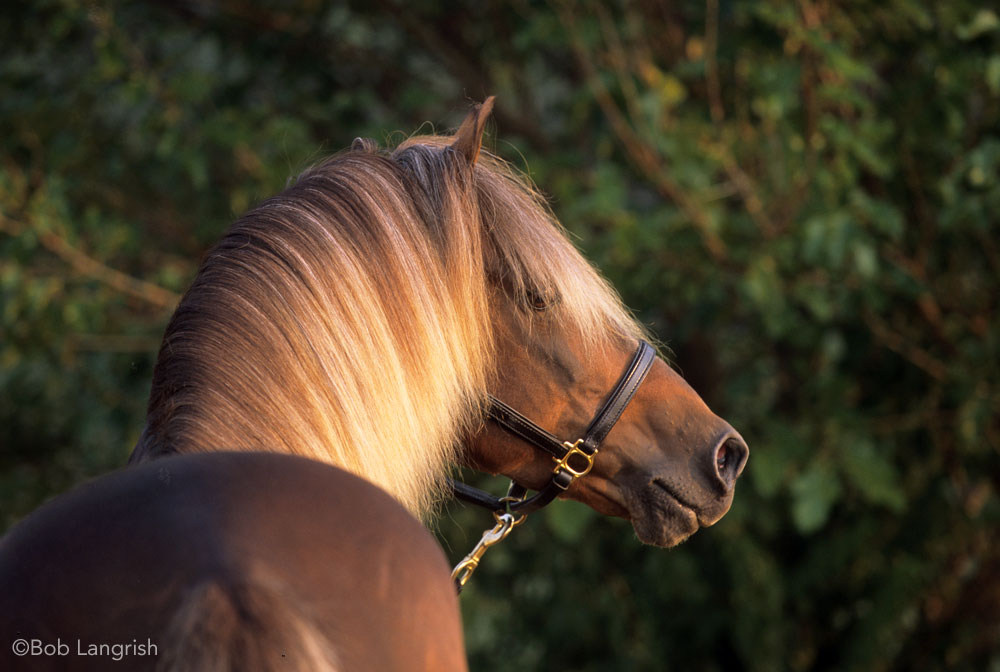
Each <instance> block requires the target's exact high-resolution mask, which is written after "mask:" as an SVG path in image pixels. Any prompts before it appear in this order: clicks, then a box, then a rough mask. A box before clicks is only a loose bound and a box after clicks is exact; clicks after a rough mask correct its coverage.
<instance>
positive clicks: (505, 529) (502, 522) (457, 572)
mask: <svg viewBox="0 0 1000 672" xmlns="http://www.w3.org/2000/svg"><path fill="white" fill-rule="evenodd" d="M493 515H494V517H495V518H496V521H497V524H496V526H494V527H493V529H491V530H486V531H485V532H483V538H482V539H480V540H479V543H478V544H476V547H475V548H473V549H472V552H470V553H469V554H468V555H467V556H465V557H464V558H463V559H462V561H461V562H460V563H458V564H457V565H455V569H453V570H452V571H451V578H452V579H453V580H454V581H455V588H456V589H457V590H458V592H460V593H461V592H462V588H463V587H464V586H465V584H466V582H468V580H469V578H470V577H471V576H472V573H473V572H474V571H476V567H478V566H479V561H480V560H481V559H482V557H483V555H484V554H485V553H486V550H487V549H488V548H489V547H490V546H493V545H494V544H498V543H500V542H501V541H503V540H504V539H506V538H507V535H508V534H510V531H511V530H513V529H514V525H516V524H517V523H519V522H521V521H520V519H518V520H515V518H514V516H512V515H511V514H509V513H499V512H498V513H495V514H493Z"/></svg>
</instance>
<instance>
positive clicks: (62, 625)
mask: <svg viewBox="0 0 1000 672" xmlns="http://www.w3.org/2000/svg"><path fill="white" fill-rule="evenodd" d="M0 587H2V588H3V592H2V593H0V635H2V636H3V638H4V639H3V651H2V653H0V661H5V662H3V663H0V669H4V670H21V669H24V670H108V669H128V670H158V671H161V672H165V671H178V672H179V671H181V670H189V671H191V672H200V671H211V670H233V671H235V670H299V671H302V672H306V671H312V670H315V671H317V672H332V671H334V670H336V671H346V670H398V671H400V672H402V671H404V670H426V671H428V672H432V671H435V670H448V671H451V670H455V671H462V670H465V669H466V663H465V654H464V648H463V643H462V632H461V621H460V617H459V613H458V606H457V597H456V595H455V590H454V586H453V585H452V583H451V580H450V578H449V573H448V566H447V561H446V559H445V557H444V554H443V553H442V551H441V549H440V547H439V546H438V544H437V543H436V542H435V540H434V539H433V537H432V536H431V535H430V534H429V533H428V532H427V530H426V529H425V528H424V527H423V526H422V525H421V524H420V523H419V522H418V521H417V520H416V519H415V518H413V516H411V515H410V514H409V513H408V512H407V511H406V510H405V509H404V508H403V507H402V506H400V505H399V504H398V503H397V502H396V501H395V500H394V499H392V498H391V497H390V496H389V495H387V494H385V492H383V491H382V490H381V489H379V488H376V487H374V486H372V485H371V484H370V483H368V482H367V481H364V480H362V479H360V478H358V477H356V476H354V475H351V474H349V473H347V472H345V471H343V470H341V469H338V468H336V467H332V466H328V465H324V464H320V463H317V462H315V461H313V460H309V459H305V458H301V457H294V456H287V455H277V454H269V453H224V452H221V453H209V454H201V455H185V456H177V457H170V458H164V459H161V460H157V461H156V462H153V463H150V464H146V465H139V466H136V467H132V468H128V469H124V470H121V471H118V472H115V473H113V474H110V475H107V476H104V477H101V478H98V479H96V480H94V481H92V482H89V483H87V484H85V485H83V486H81V487H78V488H77V489H75V490H73V491H72V492H70V493H68V494H66V495H63V496H61V497H59V498H57V499H56V500H54V501H52V502H50V503H49V504H47V505H45V506H43V507H41V508H40V509H39V510H38V511H36V512H35V513H33V514H31V515H30V516H28V517H27V518H26V519H25V520H23V521H21V522H20V523H19V524H18V525H16V526H15V527H14V528H12V529H11V530H10V532H8V534H7V535H5V536H4V537H3V538H2V539H0Z"/></svg>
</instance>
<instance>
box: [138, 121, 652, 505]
mask: <svg viewBox="0 0 1000 672" xmlns="http://www.w3.org/2000/svg"><path fill="white" fill-rule="evenodd" d="M449 141H450V138H442V137H436V136H435V137H417V138H411V139H409V140H407V141H405V142H404V143H403V144H401V145H400V146H399V147H397V148H395V149H394V150H383V151H378V150H376V149H375V147H374V144H373V143H370V142H361V143H356V145H357V149H356V150H355V151H350V152H346V153H343V154H340V155H338V156H335V157H333V158H331V159H329V160H327V161H325V162H323V163H321V164H319V165H317V166H315V167H313V168H311V169H309V170H307V171H305V172H304V173H303V174H302V175H301V176H300V177H299V178H298V180H297V181H296V182H295V183H294V184H293V185H292V186H290V187H289V188H288V189H286V190H285V191H284V192H282V193H281V194H279V195H277V196H275V197H273V198H271V199H268V200H267V201H265V202H263V203H261V204H260V205H259V206H258V207H256V208H254V209H253V210H251V211H250V212H248V213H247V214H245V215H244V216H243V217H242V218H240V219H239V220H238V221H237V222H236V223H235V224H234V225H233V226H232V227H231V228H230V230H229V231H228V232H227V233H226V235H225V237H224V238H223V239H222V240H221V241H220V242H219V244H218V245H217V246H216V247H215V248H214V249H213V250H212V251H211V252H210V253H209V254H208V255H207V257H206V258H205V260H204V262H203V264H202V267H201V269H200V271H199V273H198V275H197V277H196V278H195V281H194V283H193V285H192V286H191V288H190V289H189V290H188V292H187V294H186V295H185V296H184V298H183V300H182V301H181V303H180V306H179V307H178V309H177V312H176V313H175V315H174V317H173V319H172V320H171V322H170V325H169V326H168V328H167V332H166V335H165V337H164V340H163V345H162V348H161V351H160V355H159V359H158V361H157V365H156V370H155V373H154V379H153V388H152V394H151V397H150V405H149V415H148V421H147V427H146V431H145V432H144V434H143V437H142V439H140V443H139V446H138V447H137V450H136V453H135V458H134V459H137V460H143V459H147V458H150V457H155V456H157V455H160V454H164V453H170V452H192V451H212V450H268V451H278V452H289V453H295V454H299V455H306V456H309V457H312V458H315V459H319V460H323V461H326V462H330V463H333V464H336V465H338V466H341V467H343V468H345V469H347V470H349V471H351V472H354V473H356V474H359V475H361V476H363V477H365V478H367V479H369V480H371V481H373V482H375V483H376V484H378V485H380V486H381V487H383V488H384V489H385V490H387V491H388V492H390V493H391V494H392V495H394V496H395V497H396V498H397V499H398V500H399V501H401V502H402V503H403V504H404V505H405V506H407V507H408V508H409V509H410V510H411V511H413V512H414V513H416V514H418V515H424V514H426V513H427V512H428V511H429V510H430V509H431V508H432V507H433V504H434V502H435V501H436V499H437V498H438V496H439V494H440V484H441V482H442V480H443V478H444V476H445V475H446V474H447V473H448V470H449V469H450V468H451V465H452V464H453V462H454V458H455V453H456V450H457V446H458V445H459V442H460V441H461V438H462V436H463V435H466V434H467V433H468V432H469V431H471V430H473V429H474V428H475V427H477V426H479V424H480V422H481V419H482V413H483V410H482V409H483V406H484V405H483V402H484V399H485V396H486V393H487V388H488V383H489V381H490V379H491V376H492V375H493V372H494V365H493V359H492V356H493V325H494V324H496V323H497V322H498V321H499V320H503V319H509V316H504V315H502V314H500V311H501V304H502V303H503V302H500V301H497V300H496V297H497V293H498V292H500V291H503V292H507V293H508V294H509V295H510V296H512V297H514V298H516V299H519V300H520V297H525V296H527V295H528V294H529V293H530V292H543V293H545V295H551V296H557V297H558V301H556V302H554V304H553V306H552V308H551V309H550V312H551V315H549V316H547V317H548V318H549V319H554V320H559V321H561V322H562V323H563V324H564V325H565V328H567V329H573V330H576V331H578V332H579V333H581V334H584V335H585V336H586V337H587V338H588V340H589V343H590V346H591V347H600V346H601V343H602V342H603V341H605V340H607V339H611V338H621V337H622V336H625V337H637V336H638V335H639V333H640V329H639V327H638V326H637V325H636V324H635V322H634V321H633V320H632V319H631V317H630V316H629V315H628V314H627V313H626V311H625V310H623V308H622V307H621V304H620V302H619V300H618V298H617V296H616V295H615V293H614V292H613V291H612V290H611V289H610V288H609V286H608V285H607V283H606V282H605V281H604V280H603V279H602V278H600V276H598V274H597V273H596V272H595V271H594V270H593V269H592V267H591V266H590V265H589V264H588V263H587V262H586V261H585V260H584V259H583V258H582V257H581V256H580V254H579V253H578V252H577V251H576V249H575V248H574V247H573V245H572V244H571V243H570V242H569V241H568V240H567V238H566V236H565V234H564V232H563V230H562V228H561V227H560V226H559V225H558V223H557V222H556V221H555V219H554V217H553V216H552V214H551V212H550V211H549V209H548V208H547V207H546V205H545V203H544V201H543V200H542V199H541V198H540V197H539V195H538V194H537V192H536V191H535V190H534V189H533V187H531V186H530V185H529V184H528V183H527V181H526V180H525V179H524V178H523V177H522V176H520V175H518V174H517V173H516V172H515V171H514V170H512V169H511V168H510V167H509V166H507V164H505V163H503V162H502V161H501V160H500V159H498V158H496V157H494V156H491V155H488V154H486V153H485V152H484V153H481V154H480V155H479V159H478V161H477V162H476V163H475V165H474V167H470V165H469V163H468V162H467V161H466V160H464V158H463V157H462V156H460V155H459V154H458V153H457V152H456V151H454V150H452V149H450V148H449V147H448V143H449Z"/></svg>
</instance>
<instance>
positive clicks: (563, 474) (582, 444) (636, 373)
mask: <svg viewBox="0 0 1000 672" xmlns="http://www.w3.org/2000/svg"><path fill="white" fill-rule="evenodd" d="M655 359H656V352H655V351H654V350H653V346H651V345H650V344H649V343H646V342H645V341H639V347H638V348H636V351H635V354H634V355H633V356H632V361H631V362H629V365H628V366H627V367H626V368H625V371H624V372H623V373H622V375H621V377H620V378H619V379H618V382H617V383H615V386H614V388H613V389H612V390H611V392H610V393H609V394H608V396H607V398H605V400H604V403H602V404H601V407H600V408H599V409H598V411H597V413H596V414H595V415H594V419H593V420H591V421H590V424H589V425H588V426H587V429H586V431H585V432H584V434H583V437H582V438H579V439H577V440H576V441H560V440H559V439H557V438H556V437H555V436H553V435H552V434H550V433H549V432H548V431H546V430H544V429H542V428H541V427H539V426H538V425H536V424H535V423H533V422H532V421H531V420H529V419H528V418H526V417H524V416H523V415H521V414H520V413H518V412H517V411H516V410H514V409H513V408H511V407H510V406H508V405H507V404H505V403H504V402H502V401H500V400H499V399H497V398H495V397H493V396H490V398H489V399H490V406H489V410H488V411H487V416H488V417H489V419H490V420H492V421H493V422H495V423H497V424H498V425H499V426H500V427H501V428H503V429H504V430H506V431H507V432H509V433H511V434H513V435H514V436H516V437H518V438H519V439H521V440H523V441H526V442H527V443H530V444H531V445H533V446H535V447H536V448H538V449H540V450H543V451H545V452H546V453H549V454H550V455H551V456H552V459H553V460H554V461H555V463H556V465H555V467H554V468H553V470H552V477H551V478H550V479H549V482H548V483H546V484H545V486H544V487H543V488H542V489H541V490H539V491H538V492H537V493H535V494H534V495H532V496H531V497H528V489H527V488H526V487H524V486H523V485H520V484H518V483H515V482H514V481H511V484H510V489H509V490H508V491H507V495H506V496H505V497H494V496H493V495H491V494H490V493H488V492H484V491H483V490H480V489H478V488H473V487H471V486H469V485H466V484H465V483H461V482H459V481H454V480H449V484H450V486H451V488H452V491H453V492H454V494H455V497H457V498H458V499H461V500H463V501H465V502H469V503H470V504H475V505H477V506H481V507H483V508H485V509H489V510H490V511H493V517H494V518H495V519H496V526H495V527H493V528H492V529H489V530H487V531H486V532H484V533H483V537H482V539H480V541H479V543H478V544H476V547H475V548H474V549H472V552H471V553H469V554H468V555H467V556H465V558H463V559H462V561H461V562H460V563H458V565H456V566H455V569H454V570H452V573H451V578H452V579H454V581H455V587H456V588H457V590H458V592H460V593H461V592H462V588H463V586H465V584H466V582H467V581H468V580H469V578H470V577H471V576H472V572H474V571H475V569H476V567H478V566H479V561H480V559H481V558H482V556H483V554H484V553H485V552H486V550H487V549H488V548H489V547H490V546H493V545H494V544H497V543H499V542H501V541H503V540H504V539H505V538H506V537H507V535H508V534H510V531H511V530H513V529H514V527H516V526H517V525H518V524H520V523H521V522H522V521H523V520H524V518H525V516H527V515H528V514H529V513H532V512H533V511H537V510H538V509H540V508H542V507H543V506H545V505H547V504H549V503H550V502H551V501H552V500H554V499H555V498H556V497H557V496H558V495H559V494H560V493H562V492H565V490H566V489H567V488H568V487H569V486H570V485H571V484H572V483H573V481H575V480H576V479H578V478H582V477H583V476H586V475H587V474H588V473H590V470H591V469H592V468H593V466H594V458H595V457H596V455H597V450H598V448H600V445H601V443H602V442H603V441H604V439H605V438H606V437H607V435H608V432H610V431H611V428H612V427H614V426H615V423H617V422H618V418H620V417H621V415H622V412H623V411H624V410H625V408H626V407H627V406H628V404H629V402H630V401H632V398H633V397H634V396H635V393H636V391H637V390H638V389H639V386H640V385H641V384H642V381H643V380H644V379H645V377H646V374H647V373H649V369H650V367H651V366H652V365H653V361H654V360H655Z"/></svg>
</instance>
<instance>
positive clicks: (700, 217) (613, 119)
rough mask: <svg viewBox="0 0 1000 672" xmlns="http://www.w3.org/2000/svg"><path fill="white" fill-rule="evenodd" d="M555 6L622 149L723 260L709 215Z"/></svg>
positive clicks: (565, 11) (565, 12)
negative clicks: (638, 127) (640, 131)
mask: <svg viewBox="0 0 1000 672" xmlns="http://www.w3.org/2000/svg"><path fill="white" fill-rule="evenodd" d="M557 7H558V12H559V16H560V19H561V20H562V22H563V24H564V25H565V26H566V32H567V34H568V35H570V36H571V40H572V43H573V52H574V54H575V55H576V59H577V62H578V63H579V65H580V68H581V69H582V70H583V73H584V76H585V77H586V78H587V80H588V81H589V83H590V84H591V86H592V87H593V90H594V96H595V97H596V98H597V103H598V105H600V107H601V110H602V111H603V112H604V116H606V117H607V118H608V121H609V122H610V123H611V127H612V130H613V131H614V132H615V135H617V136H618V139H619V141H620V142H621V143H622V145H623V146H624V147H625V151H626V152H627V153H628V155H629V157H630V158H631V159H632V161H633V162H634V163H635V164H636V166H637V167H638V168H639V170H641V171H642V173H643V174H644V175H645V176H646V178H647V179H648V180H649V181H650V182H652V183H653V186H655V187H656V188H657V190H658V191H659V192H660V193H661V194H662V195H663V196H665V197H666V198H668V199H670V200H671V201H673V202H674V203H676V204H677V206H678V207H680V209H681V210H682V211H683V212H684V214H685V215H687V217H688V219H690V220H691V222H692V223H693V224H694V226H695V228H696V229H697V231H698V233H699V235H700V236H701V239H702V242H703V243H704V245H705V248H706V249H707V250H708V252H709V254H710V255H711V256H712V258H713V259H715V260H716V261H724V260H725V259H726V257H727V256H728V253H727V251H726V246H725V244H724V243H723V242H722V239H721V238H719V236H718V235H717V234H716V233H715V232H714V231H713V230H712V226H711V223H710V222H709V220H708V216H707V215H706V214H705V213H704V212H703V211H702V210H701V208H700V207H699V205H698V203H697V202H696V201H695V199H693V198H691V197H690V196H689V195H688V194H687V193H686V192H685V191H684V189H683V188H682V187H681V186H680V185H679V184H677V183H676V182H674V181H673V180H672V179H671V178H670V176H669V174H668V172H667V171H666V169H665V167H664V166H663V164H662V162H661V160H660V157H659V156H658V155H657V154H656V153H655V152H653V150H652V149H651V148H650V147H649V146H648V145H647V144H646V143H644V142H643V141H642V139H641V138H640V137H639V136H638V135H637V134H636V132H635V129H633V128H632V125H631V124H630V123H629V122H628V120H627V119H626V118H625V116H624V115H623V114H622V112H621V110H620V109H618V105H617V104H616V103H615V101H614V100H613V98H612V97H611V94H610V92H609V91H608V90H607V88H606V87H605V86H604V83H603V82H602V81H601V78H600V75H599V73H598V72H597V71H596V70H595V69H594V66H593V64H592V63H591V61H590V59H589V58H588V57H587V53H586V50H585V49H584V47H583V45H582V44H581V43H580V39H579V37H578V35H579V32H578V30H577V28H576V24H575V20H574V19H573V12H572V11H570V10H569V8H568V7H567V6H566V4H565V2H560V3H558V5H557Z"/></svg>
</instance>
